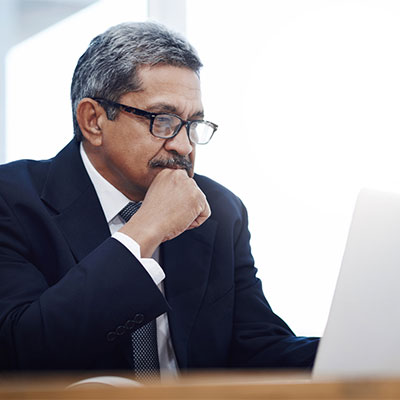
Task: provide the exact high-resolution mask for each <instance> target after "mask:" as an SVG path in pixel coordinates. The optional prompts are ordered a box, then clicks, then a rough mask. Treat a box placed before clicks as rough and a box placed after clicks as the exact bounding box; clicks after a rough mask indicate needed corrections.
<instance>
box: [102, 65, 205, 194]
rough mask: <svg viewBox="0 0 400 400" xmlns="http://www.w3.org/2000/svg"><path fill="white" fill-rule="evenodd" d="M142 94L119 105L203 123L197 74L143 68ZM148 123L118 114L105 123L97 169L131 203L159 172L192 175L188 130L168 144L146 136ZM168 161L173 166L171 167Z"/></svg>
mask: <svg viewBox="0 0 400 400" xmlns="http://www.w3.org/2000/svg"><path fill="white" fill-rule="evenodd" d="M138 73H139V77H140V79H141V82H142V85H141V87H142V89H141V90H140V91H138V92H130V93H127V94H125V95H123V96H122V97H121V98H120V99H119V103H122V104H125V105H128V106H132V107H136V108H139V109H142V110H146V111H149V112H154V113H160V112H167V113H173V114H176V115H178V116H179V117H181V118H182V119H184V120H193V119H202V117H203V106H202V102H201V92H200V82H199V78H198V76H197V75H196V73H195V72H193V71H191V70H190V69H187V68H180V67H173V66H165V65H163V66H155V67H142V68H141V69H140V70H139V72H138ZM149 128H150V120H149V119H146V118H144V117H140V116H136V115H132V114H130V113H127V112H125V111H122V110H121V111H120V112H119V114H118V116H117V118H116V119H115V120H114V121H110V120H106V119H103V122H102V127H101V129H102V135H103V140H102V144H101V146H99V147H98V148H97V155H96V158H97V163H96V164H95V166H96V168H97V170H98V171H99V172H100V173H101V174H102V175H103V176H104V177H105V178H106V179H107V180H108V181H109V182H110V183H111V184H112V185H114V186H115V187H116V188H117V189H118V190H120V191H121V192H122V193H124V194H125V195H126V196H127V197H129V198H130V199H132V200H136V201H138V200H142V199H143V197H144V195H145V194H146V191H147V189H148V188H149V186H150V184H151V182H152V181H153V179H154V177H155V176H156V175H157V174H158V173H159V172H160V171H161V169H162V168H184V169H186V170H187V172H188V174H189V176H191V177H192V176H193V165H194V160H195V148H194V144H193V143H191V142H190V140H189V138H188V135H187V132H186V127H182V129H181V131H180V132H179V133H178V134H177V135H176V136H175V137H174V138H172V139H161V138H157V137H155V136H153V135H152V134H151V133H150V130H149ZM171 161H172V162H171Z"/></svg>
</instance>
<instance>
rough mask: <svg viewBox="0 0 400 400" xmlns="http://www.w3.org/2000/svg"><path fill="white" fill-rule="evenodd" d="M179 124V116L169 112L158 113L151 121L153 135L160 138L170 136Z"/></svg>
mask: <svg viewBox="0 0 400 400" xmlns="http://www.w3.org/2000/svg"><path fill="white" fill-rule="evenodd" d="M180 125H181V121H180V119H179V118H176V117H174V116H173V115H169V114H158V115H157V116H156V117H155V118H154V122H153V135H155V136H158V137H161V138H168V137H171V136H173V135H174V133H175V131H176V130H177V129H179V126H180Z"/></svg>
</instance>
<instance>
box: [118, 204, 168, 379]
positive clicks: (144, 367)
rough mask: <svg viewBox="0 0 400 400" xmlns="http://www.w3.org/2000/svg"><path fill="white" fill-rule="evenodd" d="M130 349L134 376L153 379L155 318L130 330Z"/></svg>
mask: <svg viewBox="0 0 400 400" xmlns="http://www.w3.org/2000/svg"><path fill="white" fill-rule="evenodd" d="M141 205H142V202H138V203H135V202H130V203H129V204H128V205H127V206H125V207H124V208H123V209H122V210H121V211H120V213H119V215H120V217H121V218H122V219H123V220H124V221H125V222H128V221H129V219H130V218H131V217H132V215H133V214H135V213H136V211H137V210H138V209H139V208H140V206H141ZM132 351H133V354H132V356H133V364H134V369H135V378H136V379H137V380H138V381H142V382H151V381H155V380H156V379H157V378H158V377H159V372H160V363H159V360H158V349H157V327H156V321H155V320H153V321H150V322H149V323H147V324H146V325H143V326H141V327H140V328H139V329H136V330H135V331H133V332H132Z"/></svg>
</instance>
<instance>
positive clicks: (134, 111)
mask: <svg viewBox="0 0 400 400" xmlns="http://www.w3.org/2000/svg"><path fill="white" fill-rule="evenodd" d="M91 99H92V100H95V101H97V102H98V103H99V104H102V103H105V104H108V105H109V106H111V107H115V108H118V109H121V110H124V111H126V112H127V113H130V114H133V115H138V116H140V117H144V118H147V119H148V120H150V133H151V134H152V135H153V136H155V137H157V138H160V139H172V138H174V137H175V136H176V135H177V134H178V133H179V132H180V130H181V129H182V127H183V126H185V127H186V133H187V135H188V138H189V140H190V141H191V142H192V143H196V142H195V141H193V140H192V139H191V137H190V126H191V125H192V124H193V123H199V122H201V123H206V124H207V125H209V126H210V127H211V128H212V129H213V132H212V134H211V135H210V138H209V139H208V140H207V142H204V143H196V144H199V145H204V144H207V143H209V142H210V140H211V139H212V137H213V136H214V133H215V131H216V130H217V129H218V125H217V124H214V123H213V122H210V121H206V120H203V119H201V120H197V119H196V120H192V121H185V120H184V119H182V118H181V117H180V116H179V115H176V114H172V113H167V112H161V113H152V112H149V111H145V110H141V109H140V108H136V107H131V106H127V105H126V104H121V103H117V102H115V101H112V100H108V99H103V98H101V97H91ZM158 115H171V116H173V117H175V118H178V119H179V121H180V124H179V125H178V126H177V127H176V128H175V130H174V132H173V134H172V135H171V136H167V137H165V136H159V135H156V134H155V133H153V124H154V120H155V119H156V117H157V116H158Z"/></svg>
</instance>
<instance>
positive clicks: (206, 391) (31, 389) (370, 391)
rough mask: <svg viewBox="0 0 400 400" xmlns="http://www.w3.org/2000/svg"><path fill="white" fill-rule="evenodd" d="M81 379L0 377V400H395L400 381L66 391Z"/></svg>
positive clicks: (262, 379) (250, 378)
mask: <svg viewBox="0 0 400 400" xmlns="http://www.w3.org/2000/svg"><path fill="white" fill-rule="evenodd" d="M125 376H126V375H125ZM84 378H87V376H70V375H68V376H67V375H46V376H43V375H37V376H20V375H10V376H2V377H0V399H1V400H11V399H12V400H17V399H24V400H31V399H32V400H33V399H35V400H36V399H40V400H48V399H52V400H55V399H65V400H68V399H71V400H73V399H99V400H102V399H107V400H108V399H110V400H111V399H112V400H119V399H121V400H124V399H135V400H136V399H149V400H150V399H166V400H170V399H171V400H172V399H176V400H180V399H246V400H249V399H280V400H282V399H309V400H311V399H338V400H339V399H377V400H379V399H400V377H399V379H368V380H348V381H343V380H341V381H318V382H315V381H312V380H311V379H310V376H309V375H307V374H299V373H293V374H292V373H287V374H282V373H279V374H278V373H271V372H254V373H253V372H243V373H240V372H233V373H210V372H207V373H196V374H190V375H184V376H181V377H179V378H175V379H172V378H171V379H166V380H164V381H163V382H162V383H159V384H156V385H142V386H131V387H128V386H126V387H113V386H109V385H103V384H93V383H92V384H86V385H80V386H76V387H74V388H69V389H66V387H67V386H68V385H70V384H71V383H72V382H75V381H78V380H81V379H84Z"/></svg>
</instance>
